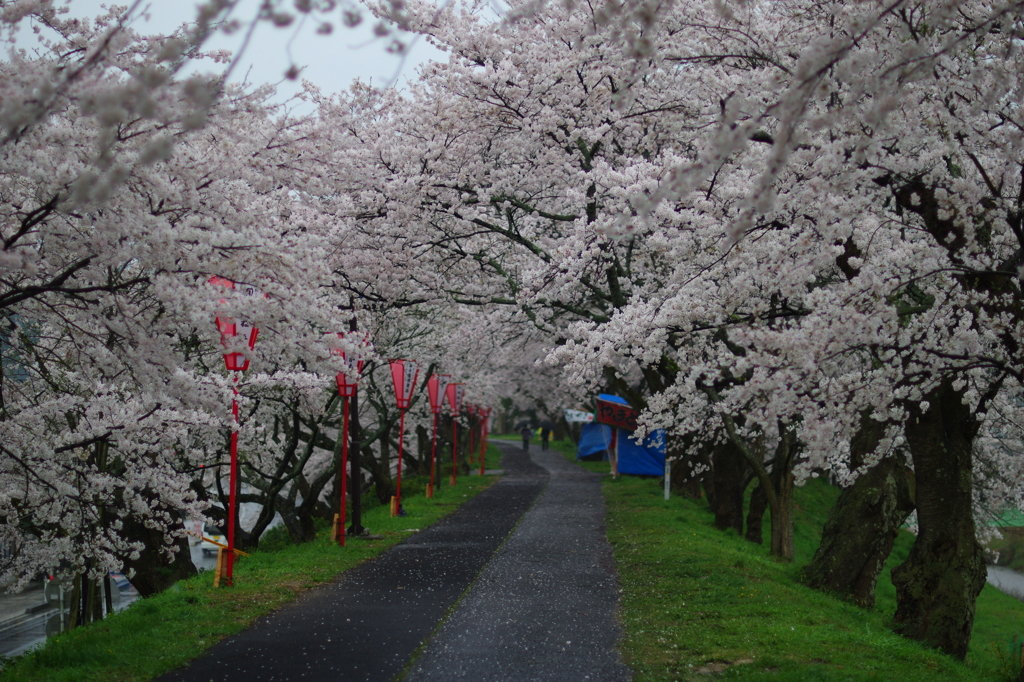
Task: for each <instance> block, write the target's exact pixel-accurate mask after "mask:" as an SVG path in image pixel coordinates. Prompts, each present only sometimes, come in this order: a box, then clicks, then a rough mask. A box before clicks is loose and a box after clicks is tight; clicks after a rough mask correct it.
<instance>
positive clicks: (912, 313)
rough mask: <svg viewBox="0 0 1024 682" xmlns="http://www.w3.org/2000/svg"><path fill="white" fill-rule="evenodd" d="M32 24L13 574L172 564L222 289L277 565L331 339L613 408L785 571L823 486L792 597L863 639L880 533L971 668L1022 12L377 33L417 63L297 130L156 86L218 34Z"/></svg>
mask: <svg viewBox="0 0 1024 682" xmlns="http://www.w3.org/2000/svg"><path fill="white" fill-rule="evenodd" d="M30 4H32V7H28V5H25V7H24V8H27V9H26V13H24V14H20V15H19V14H18V13H17V12H14V10H13V8H7V9H9V10H10V11H9V12H8V13H7V14H5V15H3V16H0V19H2V20H3V21H5V22H6V24H5V25H9V26H11V27H14V26H16V25H18V24H19V23H21V22H22V21H27V20H32V21H35V22H37V24H38V25H39V26H42V27H45V32H46V33H45V35H46V36H51V35H53V36H56V37H52V38H48V40H49V42H47V43H45V47H46V52H45V54H42V55H41V56H36V57H29V56H28V55H15V57H14V58H12V60H11V61H10V62H9V63H8V64H7V68H6V70H5V71H4V72H3V74H2V82H3V87H4V88H5V90H6V92H5V97H4V99H3V101H4V103H5V104H4V107H5V108H4V109H3V110H2V111H0V123H3V130H4V131H6V135H7V137H6V138H4V140H3V143H2V144H3V151H4V156H3V161H2V163H3V164H4V166H3V167H4V169H5V170H6V172H5V173H4V174H3V175H2V176H0V182H2V183H3V184H2V194H0V210H2V211H3V222H2V226H0V229H2V235H0V238H2V239H3V240H4V248H3V261H2V264H0V267H3V268H4V270H3V271H2V273H0V281H2V283H3V287H4V289H3V291H0V306H2V307H3V311H4V325H5V331H4V335H3V337H2V339H0V341H2V344H3V346H2V348H3V357H4V362H3V385H2V386H0V391H2V396H3V405H0V411H2V420H3V424H4V428H3V430H2V432H0V447H2V450H0V455H2V469H0V471H2V475H3V476H4V477H5V481H4V486H3V487H2V490H3V491H4V492H3V493H0V533H2V534H3V537H4V538H5V539H6V540H7V541H8V542H9V543H12V544H14V545H16V546H17V547H18V552H17V553H16V558H15V560H14V562H13V563H12V564H11V565H10V566H8V567H7V570H6V573H5V575H7V576H11V577H14V576H20V577H27V576H28V575H30V574H31V573H32V572H33V571H35V570H39V569H49V568H51V567H52V566H54V565H58V564H60V563H63V564H64V565H65V566H67V567H68V570H69V572H71V573H74V572H79V573H82V572H87V571H92V572H93V574H96V575H98V574H99V573H101V572H103V571H105V570H106V569H107V568H113V567H115V566H117V565H120V564H122V563H126V564H127V565H129V566H134V567H135V568H137V569H141V568H142V566H141V565H140V564H139V560H140V557H142V556H143V555H144V554H145V553H143V552H142V550H143V548H153V547H166V548H167V549H168V550H171V549H173V547H174V546H175V544H176V543H177V544H179V545H180V543H181V537H180V533H179V531H177V530H176V529H177V528H179V526H180V518H181V515H182V514H193V513H201V512H202V511H203V509H204V508H205V506H206V505H207V504H208V502H209V499H208V497H209V494H208V486H207V485H204V484H203V482H202V476H201V471H202V470H208V469H209V468H210V467H211V466H216V465H217V463H219V462H221V461H222V460H223V456H224V451H225V450H226V447H225V443H226V441H225V429H226V427H227V425H228V413H227V405H229V404H230V399H229V397H228V396H229V394H230V380H229V378H228V377H226V376H224V374H223V372H222V371H221V369H220V366H221V365H220V364H219V355H220V351H221V349H220V347H219V344H218V338H217V337H216V332H215V328H214V326H213V324H212V317H213V310H214V308H215V305H214V304H215V301H216V298H217V297H216V295H215V294H213V292H212V291H211V289H210V287H209V286H207V285H206V284H205V283H206V281H207V280H208V279H209V277H210V276H211V275H215V274H216V275H220V276H224V277H228V278H230V279H233V280H236V281H243V282H250V283H254V284H257V285H258V286H260V287H261V288H262V289H263V290H264V291H266V292H267V294H268V298H267V299H251V300H237V301H233V302H232V305H233V306H234V308H233V311H232V312H233V313H234V314H235V315H237V316H245V317H247V318H250V319H252V320H253V321H255V322H257V323H258V325H259V326H260V328H261V330H262V331H261V336H260V343H259V344H258V346H257V350H256V353H255V356H256V357H255V359H254V363H255V364H254V368H255V371H254V372H253V373H252V375H251V376H247V377H246V379H245V381H244V383H243V384H242V386H241V390H242V394H243V398H244V400H243V408H242V410H243V428H242V451H243V452H244V460H245V464H244V466H243V471H244V472H246V475H247V476H248V477H249V480H250V482H251V483H252V485H253V489H254V490H257V491H259V492H258V493H254V494H255V495H257V497H258V500H259V501H261V502H264V503H265V504H267V505H268V508H276V509H278V510H281V511H282V513H283V514H284V515H285V518H286V519H290V520H289V521H288V523H289V526H290V527H292V528H293V529H294V531H293V532H294V533H295V534H296V536H298V537H302V536H304V535H305V534H308V532H309V527H310V526H309V524H310V521H309V519H310V518H311V514H312V513H313V511H312V510H313V509H314V508H315V507H317V506H318V505H321V504H322V503H323V500H325V499H327V496H328V495H329V494H330V488H331V485H332V483H331V481H332V480H333V478H334V477H335V476H336V466H337V455H336V451H337V449H338V448H337V443H336V442H335V440H334V434H335V433H336V420H337V413H338V410H337V399H336V398H334V397H333V396H332V395H331V392H330V390H329V387H330V385H331V382H330V379H329V377H331V376H332V375H333V372H335V371H337V369H338V368H337V367H334V366H332V362H333V361H332V360H331V359H330V357H329V353H328V349H327V346H326V344H325V343H324V341H323V335H324V334H325V333H333V332H335V331H338V330H347V329H350V328H352V327H353V325H354V326H355V327H357V328H358V329H360V330H365V331H369V332H370V333H371V334H372V336H373V338H374V342H375V345H376V348H377V349H378V353H379V355H378V356H376V357H371V358H370V360H371V370H372V369H373V365H372V362H373V361H375V360H377V359H379V358H380V357H388V356H393V357H395V356H415V357H418V358H420V359H421V360H422V361H425V362H427V363H430V364H433V365H435V366H437V367H441V368H444V369H445V371H448V372H450V373H453V374H457V375H458V376H459V377H460V378H461V379H463V380H465V381H467V382H468V383H469V384H470V385H471V386H472V387H473V388H474V389H475V390H476V391H478V394H477V395H474V396H473V398H474V399H475V400H479V401H481V402H489V403H492V404H493V403H495V402H496V401H497V399H498V398H500V397H502V396H516V397H517V399H518V400H522V401H525V400H528V399H529V398H531V397H538V398H540V399H543V400H544V404H545V405H546V406H548V407H549V408H551V409H557V408H560V407H567V406H575V405H574V404H573V400H572V398H573V396H576V397H577V398H582V397H583V396H584V395H585V394H586V393H587V392H589V391H591V390H593V389H594V388H604V389H610V390H613V391H615V392H618V393H620V394H621V395H624V396H626V397H627V398H629V399H630V401H631V402H633V403H634V404H636V405H637V406H640V407H642V408H643V410H644V411H643V414H642V417H641V422H642V424H643V425H644V427H645V428H647V429H652V428H665V429H666V430H667V432H668V434H669V437H670V441H669V451H670V454H671V455H672V456H673V457H674V458H675V459H677V461H679V462H680V463H681V464H680V465H677V467H676V471H677V472H678V474H677V475H678V477H679V480H678V481H677V483H678V485H679V486H680V487H681V488H682V489H684V490H691V491H695V490H697V487H698V486H702V487H703V489H704V490H705V492H706V493H707V497H708V500H709V502H710V503H711V505H712V507H713V509H714V510H715V513H716V518H717V519H718V521H719V523H720V524H721V525H723V526H724V527H733V528H736V529H737V530H740V531H743V530H744V529H745V528H746V530H747V532H748V536H749V537H751V538H754V539H759V538H760V535H761V533H760V519H761V517H762V516H763V513H764V511H765V509H770V511H771V532H770V538H771V539H770V544H771V550H772V552H773V553H774V554H776V555H778V556H780V557H784V558H788V557H791V556H792V516H791V511H790V510H791V506H792V489H793V486H794V485H796V484H799V483H800V482H801V481H802V480H804V479H806V478H807V477H809V476H816V475H822V474H827V475H830V476H833V477H835V478H836V479H838V480H839V481H841V482H842V483H843V484H844V485H846V486H847V487H846V488H845V492H844V493H843V496H842V498H841V500H840V504H839V505H837V507H836V509H835V510H834V512H833V518H832V519H831V520H830V523H829V526H828V528H827V529H826V534H825V537H824V538H823V542H822V546H821V549H820V550H819V554H818V556H817V557H816V558H815V561H814V563H813V564H812V565H811V566H810V567H808V569H807V571H806V573H807V577H808V580H809V581H810V582H812V584H816V585H819V586H821V587H824V588H827V589H830V590H834V591H839V592H842V593H846V594H848V595H849V596H850V597H851V598H853V599H854V600H856V601H858V602H860V603H865V604H867V603H870V602H871V601H872V599H873V597H872V595H873V589H874V584H875V582H876V580H877V576H878V572H879V570H880V566H881V562H882V560H884V558H885V556H886V555H887V554H888V551H889V547H891V539H892V536H893V533H894V532H895V530H896V529H897V528H898V527H899V526H900V525H901V524H902V523H903V522H904V521H905V520H906V519H907V517H908V515H911V518H912V521H913V523H914V524H915V525H916V528H917V531H918V539H917V542H916V543H915V547H914V550H913V552H912V554H911V556H910V558H909V559H908V560H907V562H906V563H905V564H904V565H903V566H901V567H900V568H899V569H898V570H897V571H895V573H894V581H895V582H896V584H897V590H898V600H899V610H898V612H897V614H896V623H897V627H898V628H899V629H900V630H901V632H903V633H905V634H906V635H907V636H909V637H913V638H915V639H919V640H921V641H923V642H925V643H927V644H929V645H931V646H934V647H937V648H941V649H942V650H944V651H947V652H948V653H950V654H952V655H955V656H960V657H962V656H963V655H964V654H965V653H966V647H967V642H968V640H969V635H970V629H971V623H972V620H973V608H974V600H975V598H976V596H977V594H978V592H979V591H980V589H981V586H982V584H983V582H984V570H985V569H984V565H983V562H982V553H981V548H980V545H979V543H978V535H979V530H978V526H977V520H978V519H982V518H984V516H983V515H984V514H985V513H986V512H989V511H993V510H999V509H1002V508H1007V507H1019V506H1020V501H1021V500H1020V494H1021V485H1020V477H1021V466H1020V457H1019V452H1020V450H1021V448H1020V446H1019V435H1020V430H1019V428H1018V426H1017V425H1018V424H1019V422H1020V416H1021V415H1020V406H1021V396H1020V386H1021V379H1022V374H1021V369H1022V364H1021V358H1020V349H1019V348H1018V344H1019V343H1020V341H1019V340H1020V339H1021V338H1022V334H1021V328H1020V325H1021V322H1022V320H1021V316H1022V307H1021V299H1020V294H1021V292H1020V283H1019V281H1020V275H1021V267H1022V266H1024V256H1022V254H1024V231H1022V227H1021V215H1022V210H1024V189H1022V188H1024V182H1022V177H1024V159H1022V157H1021V150H1022V140H1024V137H1022V129H1024V128H1022V123H1024V122H1022V121H1020V120H1019V119H1020V111H1019V105H1018V102H1019V99H1020V88H1021V84H1020V79H1021V77H1022V75H1021V74H1022V70H1021V68H1020V67H1021V66H1022V65H1021V64H1020V63H1019V62H1020V60H1021V58H1022V57H1021V47H1022V44H1021V36H1020V35H1019V21H1020V14H1021V9H1022V7H1021V5H1020V3H1014V2H980V1H962V2H941V3H940V2H917V3H911V2H902V1H899V0H897V1H895V2H892V3H888V4H881V3H876V2H873V1H872V2H864V3H857V4H840V5H822V4H820V3H816V2H810V1H807V2H803V1H795V2H787V3H771V2H756V1H754V2H751V1H749V0H748V1H746V2H736V3H733V2H722V1H721V0H714V1H712V0H708V1H707V2H704V1H702V0H686V1H685V2H683V1H681V0H679V1H677V2H676V3H661V4H658V5H650V4H644V3H636V4H628V3H627V4H622V5H618V4H617V5H615V6H611V5H609V6H596V5H590V4H587V5H579V6H576V5H573V6H569V7H565V6H561V5H559V6H554V5H552V6H547V5H540V6H538V5H537V4H536V3H526V2H523V3H512V4H511V9H512V12H511V13H510V18H509V20H507V21H504V22H494V21H493V20H490V19H488V18H487V17H488V16H490V15H489V13H488V12H487V11H486V8H485V7H484V6H483V5H482V4H473V3H468V4H464V5H447V6H444V7H442V8H440V9H439V8H438V7H436V6H434V5H432V4H427V3H405V4H403V5H402V6H401V14H400V15H397V16H395V18H396V19H397V20H398V21H399V23H400V24H401V25H403V26H407V27H409V28H411V29H413V30H416V31H418V32H420V33H422V34H424V35H425V36H427V38H428V39H429V40H431V41H433V42H434V43H435V44H436V45H438V46H439V47H441V48H442V49H444V50H445V51H446V52H448V53H449V54H450V59H449V60H448V62H446V63H437V64H428V65H425V66H424V67H423V68H422V70H421V75H420V78H419V79H418V80H417V82H416V83H414V84H412V85H411V86H410V87H409V88H408V90H407V91H405V92H402V93H399V92H397V91H393V90H388V91H377V90H373V89H371V88H367V87H364V86H360V85H357V86H354V87H353V88H352V89H351V90H350V91H348V92H345V93H339V94H334V95H325V94H322V93H319V92H318V91H316V90H315V89H312V88H311V89H310V90H309V92H308V94H307V97H308V98H309V99H310V100H312V101H313V102H314V103H315V104H316V106H317V112H316V114H315V115H313V116H311V117H308V118H302V119H296V118H294V117H290V116H289V115H287V112H286V111H285V110H280V109H275V108H274V107H271V106H269V105H268V104H267V103H266V100H265V97H266V95H267V92H266V91H262V90H255V91H251V90H245V89H237V90H233V89H231V88H226V87H224V86H223V83H222V81H221V80H220V79H219V78H213V77H211V78H202V77H191V78H187V79H178V78H176V73H177V72H178V71H179V70H180V67H181V64H182V63H183V60H184V59H185V58H186V57H191V56H194V53H195V51H196V50H197V49H198V46H199V45H201V43H202V40H203V37H204V35H205V32H208V30H209V26H210V25H211V24H210V22H212V21H213V20H215V19H216V18H217V17H218V16H219V15H218V14H217V12H218V11H220V9H218V7H220V8H221V9H223V8H224V7H227V6H228V5H230V3H222V4H221V5H210V6H209V7H208V8H207V9H206V10H204V11H205V12H207V13H208V14H209V16H207V15H203V16H204V17H205V18H204V19H203V21H204V22H206V23H203V22H201V23H200V24H199V26H198V27H193V28H188V29H184V30H183V31H181V32H180V33H179V34H177V35H175V36H171V37H165V38H149V39H143V38H141V37H140V36H136V35H135V34H134V33H132V32H131V31H130V30H129V29H128V28H126V27H125V26H124V25H123V18H122V17H123V15H122V14H120V13H119V12H117V11H114V12H112V13H111V14H109V15H108V16H107V17H105V18H101V19H100V20H98V22H97V23H96V24H94V25H89V26H86V25H84V24H80V23H77V22H62V21H61V20H60V19H59V16H58V15H57V14H56V13H55V12H54V11H53V9H52V7H51V5H50V3H48V2H46V1H45V0H38V1H37V2H35V3H30ZM299 4H300V3H297V7H298V5H299ZM307 4H308V3H307ZM222 5H223V6H222ZM303 6H305V5H303ZM4 7H6V6H4ZM19 7H22V5H21V4H19ZM24 8H23V9H24ZM300 9H301V8H300ZM307 9H308V8H307ZM392 11H393V8H392V9H388V8H379V9H378V12H379V13H380V15H381V16H382V17H385V18H386V17H387V16H388V14H389V12H392ZM4 17H6V18H4ZM282 23H283V21H282ZM8 94H10V96H7V95H8ZM349 350H351V351H352V352H358V349H357V348H355V347H353V348H351V349H349ZM541 358H545V359H546V360H547V364H538V363H537V360H538V359H541ZM382 376H383V375H382ZM379 380H380V378H378V377H376V374H375V373H374V372H373V371H371V372H370V377H369V378H368V380H367V382H366V384H365V389H364V391H363V393H362V394H361V401H360V405H361V407H362V408H363V409H364V410H365V408H366V407H370V408H371V409H370V410H365V413H364V414H362V415H361V419H362V423H361V424H360V426H361V432H362V434H363V435H362V437H361V438H360V440H359V446H360V448H369V449H368V450H366V454H367V457H365V458H364V463H365V467H366V470H367V472H368V473H369V474H371V478H372V480H375V481H376V482H377V484H378V488H379V489H382V490H386V487H387V483H386V480H387V478H388V473H389V471H388V467H387V466H383V467H382V466H380V465H379V463H380V462H382V461H386V459H385V458H386V457H387V456H388V453H389V452H390V451H392V450H391V441H390V436H389V434H390V429H389V426H390V425H391V424H392V423H393V421H394V420H395V418H396V417H397V415H396V414H395V411H394V410H393V408H391V407H390V403H389V401H388V400H387V399H386V398H385V396H386V395H387V392H386V391H379V390H378V389H377V388H376V386H377V385H378V381H379ZM381 385H383V386H386V383H385V384H381ZM423 402H424V401H422V400H421V407H420V408H419V411H418V412H414V413H413V419H414V422H413V424H412V428H411V429H410V431H413V430H414V429H415V428H416V427H417V425H422V426H424V427H426V426H428V425H429V421H428V419H429V415H428V413H427V411H426V410H425V409H424V408H423V407H422V403H423ZM415 420H419V421H418V422H417V421H415ZM357 451H358V450H357ZM332 467H334V468H333V469H332ZM751 480H756V481H757V486H758V487H757V489H756V490H755V491H754V495H753V502H752V505H751V506H752V509H751V510H750V512H751V513H750V514H749V516H748V519H747V520H746V522H745V520H744V508H743V491H744V490H745V488H746V487H747V486H748V485H749V483H750V481H751ZM270 505H273V506H270ZM303 519H305V520H303ZM268 520H269V519H268V518H265V519H262V520H261V522H260V523H261V524H262V523H264V522H265V521H268ZM854 528H856V529H857V530H858V531H860V532H858V533H852V532H851V529H854ZM256 534H257V535H258V530H257V533H256ZM178 556H181V555H180V554H179V555H178ZM133 562H134V563H133ZM182 570H187V567H183V569H182Z"/></svg>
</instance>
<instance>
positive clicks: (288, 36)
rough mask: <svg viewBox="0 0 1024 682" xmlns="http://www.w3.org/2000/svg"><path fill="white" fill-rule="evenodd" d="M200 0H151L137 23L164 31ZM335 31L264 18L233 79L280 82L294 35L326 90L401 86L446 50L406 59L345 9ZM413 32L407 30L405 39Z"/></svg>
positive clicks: (308, 75) (250, 7)
mask: <svg viewBox="0 0 1024 682" xmlns="http://www.w3.org/2000/svg"><path fill="white" fill-rule="evenodd" d="M259 3H260V0H242V2H241V3H240V8H239V11H238V14H237V15H236V16H237V17H238V18H239V19H242V20H246V21H248V20H249V19H250V18H251V17H253V16H255V15H256V10H257V8H258V7H259ZM111 4H118V5H130V4H131V2H130V0H118V1H117V2H111V1H110V0H70V2H69V3H68V6H69V7H70V10H71V14H72V15H74V16H78V17H92V16H96V15H98V14H100V13H101V12H102V9H101V5H111ZM197 4H198V3H197V1H196V0H151V1H150V3H149V5H148V7H149V10H148V14H149V15H150V18H149V19H148V20H146V19H143V18H139V19H137V20H136V22H135V23H133V27H134V28H136V30H138V31H139V32H140V33H143V34H151V33H159V34H166V33H170V32H172V31H173V30H174V29H176V28H177V27H178V26H180V25H181V24H183V23H185V22H187V21H191V20H192V19H194V17H195V13H196V5H197ZM330 20H331V23H333V24H334V26H335V29H334V33H333V34H332V35H329V36H321V35H317V34H316V24H315V23H314V22H311V21H307V23H306V25H305V26H303V27H302V28H301V29H300V30H299V31H298V34H297V35H296V29H295V26H290V27H288V28H285V29H279V28H273V27H272V26H270V25H269V24H267V23H266V22H264V24H263V25H261V26H260V27H259V28H257V31H256V34H255V35H254V36H253V39H252V41H251V42H250V43H249V46H248V48H247V49H246V51H245V53H244V55H243V58H242V61H241V62H240V63H239V64H238V66H237V67H235V71H234V72H233V73H232V80H233V81H240V80H242V79H243V78H245V77H246V75H247V74H248V80H249V81H250V82H251V83H253V84H263V83H279V82H280V81H281V80H282V79H283V77H284V72H285V71H286V70H287V68H288V56H287V50H288V44H289V41H291V55H292V60H293V62H294V63H295V64H296V65H297V66H300V67H305V68H304V69H303V70H302V74H301V78H305V79H307V80H310V81H312V82H313V83H316V84H317V85H318V86H320V88H321V89H323V90H324V91H325V92H336V91H338V90H342V89H345V88H347V87H348V86H349V85H350V84H351V83H352V81H353V80H354V79H356V78H360V79H362V80H363V81H371V80H372V82H373V84H374V85H377V86H384V85H387V84H389V83H391V82H392V81H395V84H396V85H399V86H401V84H402V83H403V82H405V81H406V80H407V79H412V78H414V77H415V74H416V67H417V65H418V64H420V63H421V62H424V61H428V60H431V59H445V55H444V54H443V53H442V52H439V51H438V50H436V49H434V48H433V47H432V46H430V45H429V44H427V43H426V42H425V41H423V40H419V41H417V42H415V43H414V44H413V45H412V49H411V50H410V52H409V55H408V57H406V59H405V61H404V63H403V61H402V59H401V57H398V56H396V55H393V54H389V53H388V52H387V51H386V48H387V44H388V39H387V38H385V39H383V40H380V39H378V40H374V39H373V33H372V22H371V21H369V20H366V21H364V22H363V24H362V25H361V26H359V27H357V28H355V29H348V28H345V27H344V26H342V25H341V10H340V9H339V10H336V11H335V13H334V15H332V16H331V17H330ZM242 38H243V32H239V33H237V34H236V35H232V36H226V35H223V34H218V35H217V36H216V37H215V38H213V39H212V41H211V42H210V43H208V44H207V47H209V48H213V49H227V50H231V51H232V52H236V51H237V50H238V47H239V46H240V45H241V42H242ZM410 38H411V36H407V37H406V40H407V42H408V40H409V39H410ZM297 89H298V85H297V84H296V83H292V82H287V81H286V82H284V83H282V84H280V85H279V86H278V92H279V96H281V97H282V98H283V97H286V96H287V95H289V94H291V93H294V92H295V91H296V90H297Z"/></svg>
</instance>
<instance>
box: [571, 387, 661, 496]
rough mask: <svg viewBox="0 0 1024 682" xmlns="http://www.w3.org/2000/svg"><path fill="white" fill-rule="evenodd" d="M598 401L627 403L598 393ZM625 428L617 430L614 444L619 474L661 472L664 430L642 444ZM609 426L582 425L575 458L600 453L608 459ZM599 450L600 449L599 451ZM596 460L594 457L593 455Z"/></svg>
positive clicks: (650, 474)
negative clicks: (616, 445) (617, 452)
mask: <svg viewBox="0 0 1024 682" xmlns="http://www.w3.org/2000/svg"><path fill="white" fill-rule="evenodd" d="M597 397H598V399H599V400H604V401H607V402H610V403H618V404H619V405H629V403H627V402H626V401H625V400H623V399H622V398H620V397H619V396H617V395H609V394H607V393H602V394H600V395H599V396H597ZM631 435H632V434H630V432H629V431H623V430H622V429H619V433H618V438H617V439H616V440H617V443H618V449H619V473H620V474H635V475H640V476H664V475H665V432H664V431H661V430H659V431H655V432H654V433H652V434H651V435H649V436H648V437H647V438H646V439H645V440H644V442H643V444H639V443H636V442H635V441H634V440H633V439H632V437H631ZM611 442H612V429H611V427H610V426H608V425H606V424H596V423H592V424H584V425H583V432H582V434H581V435H580V443H579V446H578V447H577V449H576V459H583V458H584V457H589V456H594V455H597V454H598V453H600V454H601V455H603V456H602V457H601V459H602V460H607V459H608V448H609V447H611ZM602 451H603V452H602ZM593 459H597V457H596V456H595V457H593Z"/></svg>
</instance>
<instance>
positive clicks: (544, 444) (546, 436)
mask: <svg viewBox="0 0 1024 682" xmlns="http://www.w3.org/2000/svg"><path fill="white" fill-rule="evenodd" d="M549 440H551V429H549V428H548V427H546V426H542V427H540V449H541V452H545V451H547V449H548V441H549Z"/></svg>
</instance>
